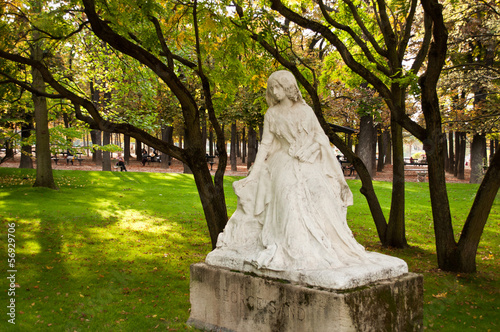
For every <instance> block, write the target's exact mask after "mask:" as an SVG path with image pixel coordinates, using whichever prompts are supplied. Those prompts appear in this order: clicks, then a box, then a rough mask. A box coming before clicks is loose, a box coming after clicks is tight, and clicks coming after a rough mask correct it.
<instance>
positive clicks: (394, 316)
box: [188, 263, 423, 332]
mask: <svg viewBox="0 0 500 332" xmlns="http://www.w3.org/2000/svg"><path fill="white" fill-rule="evenodd" d="M190 300H191V316H190V317H189V320H188V324H189V325H191V326H194V327H196V328H199V329H204V330H208V331H235V332H244V331H251V332H254V331H258V332H278V331H306V332H307V331H314V332H321V331H329V332H330V331H339V332H341V331H391V332H393V331H421V330H422V328H423V277H422V276H421V275H417V274H414V273H408V274H405V275H402V276H399V277H396V278H392V279H386V280H379V281H376V282H374V283H371V284H369V285H366V286H363V287H359V288H354V289H349V290H326V289H319V288H317V287H315V288H313V287H305V286H301V285H295V284H290V283H287V282H286V281H280V280H273V279H266V278H262V277H256V276H253V275H248V274H244V273H241V272H233V271H230V270H228V269H224V268H219V267H214V266H211V265H207V264H205V263H198V264H193V265H191V294H190Z"/></svg>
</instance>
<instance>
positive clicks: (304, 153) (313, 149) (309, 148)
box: [295, 142, 320, 163]
mask: <svg viewBox="0 0 500 332" xmlns="http://www.w3.org/2000/svg"><path fill="white" fill-rule="evenodd" d="M319 152H320V147H319V144H318V143H316V142H315V143H313V144H311V145H304V146H303V147H302V148H300V149H299V151H297V153H296V154H295V157H296V158H297V159H299V160H300V161H302V162H308V163H313V162H314V161H315V160H316V158H317V157H318V154H319Z"/></svg>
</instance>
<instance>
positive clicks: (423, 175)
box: [405, 167, 428, 182]
mask: <svg viewBox="0 0 500 332" xmlns="http://www.w3.org/2000/svg"><path fill="white" fill-rule="evenodd" d="M405 172H415V173H417V182H425V181H426V179H427V173H428V169H427V168H423V167H422V168H405Z"/></svg>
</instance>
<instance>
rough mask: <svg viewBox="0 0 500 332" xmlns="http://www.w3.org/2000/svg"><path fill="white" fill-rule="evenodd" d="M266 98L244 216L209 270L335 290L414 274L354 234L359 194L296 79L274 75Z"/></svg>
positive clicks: (241, 185) (241, 208)
mask: <svg viewBox="0 0 500 332" xmlns="http://www.w3.org/2000/svg"><path fill="white" fill-rule="evenodd" d="M266 99H267V102H268V105H269V109H268V111H267V113H266V115H265V118H264V132H263V135H262V142H261V145H260V147H259V152H258V154H257V158H256V160H255V163H254V165H253V167H252V168H251V170H250V174H249V175H248V176H247V177H246V178H244V179H242V180H240V181H237V182H235V183H234V185H233V187H234V190H235V192H236V195H237V196H238V206H237V210H236V212H235V213H234V214H233V216H232V217H231V218H230V220H229V221H228V223H227V226H226V228H225V229H224V232H223V233H221V234H220V235H219V238H218V241H217V248H216V249H215V250H214V251H212V252H211V253H210V254H208V256H207V258H206V263H207V264H210V265H216V266H221V267H226V268H230V269H236V270H240V271H247V272H254V273H256V274H258V275H263V276H269V277H276V278H281V279H287V280H291V281H294V282H299V283H305V284H309V285H313V286H323V287H330V288H351V287H356V286H360V285H362V284H366V283H369V282H371V281H374V280H377V279H383V278H389V277H395V276H397V275H401V274H404V273H406V272H407V271H408V269H407V266H406V263H405V262H404V261H402V260H400V259H397V258H394V257H390V256H386V255H382V254H377V253H373V252H367V251H366V250H365V249H364V247H363V246H361V245H360V244H359V243H358V242H357V241H356V240H355V238H354V236H353V235H352V232H351V230H350V229H349V227H348V225H347V222H346V213H347V207H348V206H349V205H351V204H352V193H351V191H350V189H349V187H348V185H347V183H346V181H345V179H344V175H343V173H342V170H341V167H340V163H339V162H338V160H337V158H336V156H335V153H334V150H333V148H332V147H331V146H330V142H329V140H328V137H327V136H326V135H325V133H324V131H323V129H322V128H321V127H320V125H319V122H318V120H317V118H316V116H315V114H314V112H313V110H312V109H311V108H310V107H309V106H308V105H307V104H306V103H305V102H304V100H303V99H302V95H301V93H300V90H299V88H298V86H297V83H296V81H295V78H294V76H293V75H292V74H291V73H290V72H288V71H277V72H275V73H273V74H272V75H271V76H270V77H269V80H268V83H267V94H266Z"/></svg>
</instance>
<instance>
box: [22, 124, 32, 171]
mask: <svg viewBox="0 0 500 332" xmlns="http://www.w3.org/2000/svg"><path fill="white" fill-rule="evenodd" d="M31 118H32V117H31V116H30V117H29V119H30V121H28V122H27V123H23V124H22V126H21V144H22V142H26V141H27V140H28V139H29V138H30V137H31V131H32V130H33V129H35V128H34V127H33V123H32V122H31ZM31 157H32V148H31V144H22V147H21V162H20V163H19V168H33V159H32V158H31Z"/></svg>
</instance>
